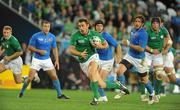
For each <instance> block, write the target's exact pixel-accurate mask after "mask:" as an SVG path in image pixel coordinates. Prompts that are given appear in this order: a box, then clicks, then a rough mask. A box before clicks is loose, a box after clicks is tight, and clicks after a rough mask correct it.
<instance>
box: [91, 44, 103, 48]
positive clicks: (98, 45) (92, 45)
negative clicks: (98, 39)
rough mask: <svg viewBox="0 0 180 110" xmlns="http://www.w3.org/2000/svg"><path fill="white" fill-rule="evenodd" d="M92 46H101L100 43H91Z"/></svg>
mask: <svg viewBox="0 0 180 110" xmlns="http://www.w3.org/2000/svg"><path fill="white" fill-rule="evenodd" d="M92 46H93V47H94V48H101V47H102V44H101V43H93V44H92Z"/></svg>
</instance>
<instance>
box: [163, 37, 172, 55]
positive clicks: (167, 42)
mask: <svg viewBox="0 0 180 110" xmlns="http://www.w3.org/2000/svg"><path fill="white" fill-rule="evenodd" d="M172 43H173V42H172V39H171V37H170V35H169V34H168V35H167V36H166V37H165V38H164V47H163V54H166V53H167V52H168V51H169V49H170V48H171V47H172Z"/></svg>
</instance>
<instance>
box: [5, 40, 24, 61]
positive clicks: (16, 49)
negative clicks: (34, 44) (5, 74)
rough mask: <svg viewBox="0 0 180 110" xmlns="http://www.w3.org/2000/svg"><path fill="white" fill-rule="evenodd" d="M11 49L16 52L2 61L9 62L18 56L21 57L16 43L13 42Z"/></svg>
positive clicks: (19, 48)
mask: <svg viewBox="0 0 180 110" xmlns="http://www.w3.org/2000/svg"><path fill="white" fill-rule="evenodd" d="M11 46H12V48H13V49H14V50H15V51H16V52H15V53H14V54H12V55H10V56H4V58H3V59H4V60H5V61H11V60H13V59H15V58H17V57H19V56H21V55H22V54H23V51H22V48H21V46H20V44H19V42H18V41H14V42H13V43H12V44H11Z"/></svg>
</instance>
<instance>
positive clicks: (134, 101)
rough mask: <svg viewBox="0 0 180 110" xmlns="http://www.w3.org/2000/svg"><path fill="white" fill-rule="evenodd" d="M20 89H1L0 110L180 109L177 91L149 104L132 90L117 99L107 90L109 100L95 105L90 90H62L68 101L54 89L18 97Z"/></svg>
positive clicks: (29, 92) (29, 91) (38, 90)
mask: <svg viewBox="0 0 180 110" xmlns="http://www.w3.org/2000/svg"><path fill="white" fill-rule="evenodd" d="M18 92H19V90H7V89H0V110H180V94H168V95H167V96H166V97H162V98H161V99H160V102H159V103H155V104H153V105H148V104H147V102H141V101H140V97H139V96H140V94H138V93H132V94H130V95H128V96H124V97H123V98H122V99H120V100H114V99H113V96H114V95H115V94H116V93H114V92H107V95H108V99H109V102H106V103H105V102H104V103H103V102H101V103H99V105H97V106H92V105H90V104H89V102H90V101H91V96H92V93H91V91H82V90H77V91H76V90H74V91H67V90H63V93H64V94H66V95H68V96H70V97H71V99H70V100H62V99H61V100H60V99H57V98H56V92H55V90H51V89H32V90H28V91H26V92H25V94H24V96H23V97H22V98H17V94H18Z"/></svg>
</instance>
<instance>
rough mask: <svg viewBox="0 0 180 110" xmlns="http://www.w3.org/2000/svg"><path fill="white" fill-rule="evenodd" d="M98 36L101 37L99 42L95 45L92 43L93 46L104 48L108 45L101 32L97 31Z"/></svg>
mask: <svg viewBox="0 0 180 110" xmlns="http://www.w3.org/2000/svg"><path fill="white" fill-rule="evenodd" d="M98 36H99V38H100V39H101V43H97V44H95V45H93V44H92V46H93V47H94V48H97V49H106V48H108V47H109V45H108V42H107V41H106V40H105V39H104V38H103V37H102V35H101V34H99V33H98Z"/></svg>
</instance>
